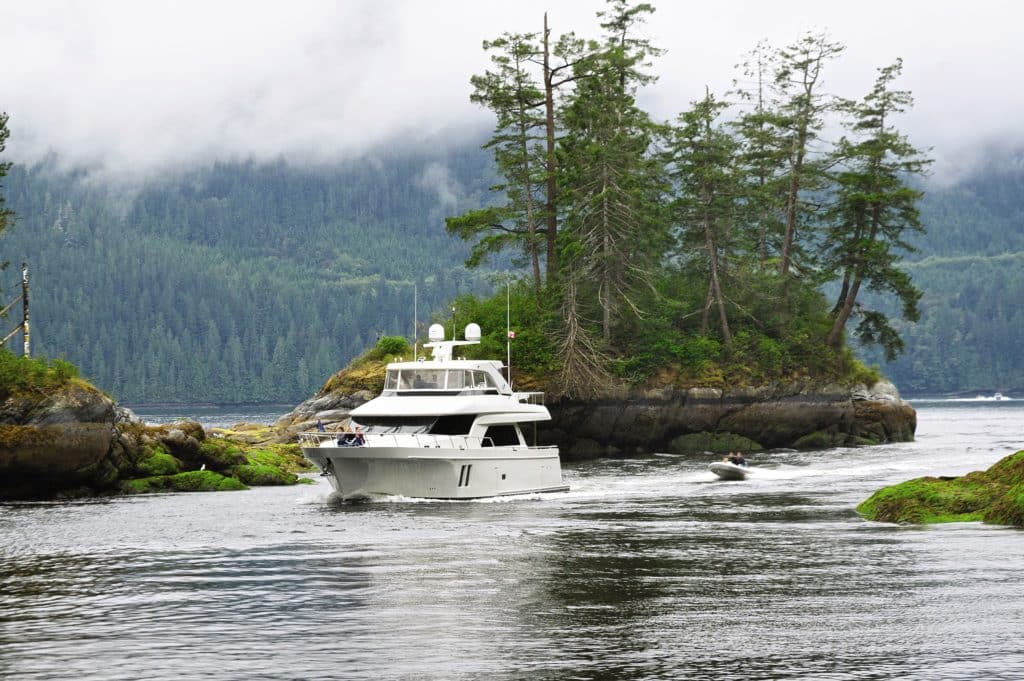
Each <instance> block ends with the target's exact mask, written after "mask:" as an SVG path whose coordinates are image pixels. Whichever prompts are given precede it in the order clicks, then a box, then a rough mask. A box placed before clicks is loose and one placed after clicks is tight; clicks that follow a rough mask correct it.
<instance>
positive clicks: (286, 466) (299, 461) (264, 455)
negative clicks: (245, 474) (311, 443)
mask: <svg viewBox="0 0 1024 681" xmlns="http://www.w3.org/2000/svg"><path fill="white" fill-rule="evenodd" d="M246 454H247V455H248V463H249V464H254V465H265V466H274V467H275V468H279V469H281V470H282V471H287V472H290V473H302V472H305V471H310V470H313V464H311V463H310V462H309V460H308V459H307V458H306V457H304V456H303V455H302V448H301V447H299V445H298V444H295V443H288V444H268V445H263V446H261V447H259V448H256V449H250V450H249V451H248V452H246Z"/></svg>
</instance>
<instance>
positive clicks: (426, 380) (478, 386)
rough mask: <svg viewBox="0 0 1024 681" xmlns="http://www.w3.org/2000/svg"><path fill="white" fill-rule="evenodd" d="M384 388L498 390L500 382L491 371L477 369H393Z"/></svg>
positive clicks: (403, 389)
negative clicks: (498, 382) (496, 380)
mask: <svg viewBox="0 0 1024 681" xmlns="http://www.w3.org/2000/svg"><path fill="white" fill-rule="evenodd" d="M384 390H400V391H406V390H446V391H453V392H459V391H463V390H486V391H488V392H497V391H498V384H497V383H496V382H495V380H494V377H492V376H491V375H490V374H489V373H487V372H486V371H480V370H477V369H419V368H417V369H401V370H399V369H392V370H390V371H388V373H387V376H386V377H385V379H384Z"/></svg>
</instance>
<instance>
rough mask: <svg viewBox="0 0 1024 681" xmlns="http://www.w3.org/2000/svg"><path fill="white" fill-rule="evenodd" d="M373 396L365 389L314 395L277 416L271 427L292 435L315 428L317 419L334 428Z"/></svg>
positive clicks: (327, 426)
mask: <svg viewBox="0 0 1024 681" xmlns="http://www.w3.org/2000/svg"><path fill="white" fill-rule="evenodd" d="M374 397H375V395H374V394H373V393H371V392H369V391H366V390H358V391H356V392H354V393H352V394H351V395H343V394H340V393H327V394H322V395H316V396H314V397H311V398H310V399H308V400H306V401H305V402H303V403H302V404H300V405H299V406H297V407H295V409H292V410H291V411H290V412H288V413H287V414H285V415H284V416H282V417H281V418H279V419H278V420H277V421H275V422H274V425H273V427H274V428H276V429H279V430H282V431H284V432H286V433H289V434H290V435H292V436H294V435H295V434H298V433H301V432H302V431H304V430H313V429H315V428H316V423H317V421H320V422H321V423H323V424H324V426H325V427H326V428H328V429H329V430H334V429H336V428H337V427H338V426H340V425H341V424H343V423H344V422H346V421H347V420H348V414H349V412H350V411H352V410H353V409H355V408H356V407H358V406H359V405H360V404H363V403H364V402H367V401H369V400H371V399H373V398H374Z"/></svg>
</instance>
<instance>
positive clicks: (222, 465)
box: [199, 437, 248, 472]
mask: <svg viewBox="0 0 1024 681" xmlns="http://www.w3.org/2000/svg"><path fill="white" fill-rule="evenodd" d="M199 459H200V460H201V461H202V462H203V463H205V464H206V465H207V466H209V467H210V468H212V469H214V470H216V471H221V472H225V471H228V470H230V469H231V468H232V467H233V466H240V465H243V464H245V463H246V462H247V461H248V459H247V458H246V456H245V452H244V451H242V448H241V447H240V446H239V445H238V444H237V443H235V442H232V441H231V440H226V439H224V438H219V437H211V438H208V439H206V440H204V441H203V442H202V443H201V444H200V445H199Z"/></svg>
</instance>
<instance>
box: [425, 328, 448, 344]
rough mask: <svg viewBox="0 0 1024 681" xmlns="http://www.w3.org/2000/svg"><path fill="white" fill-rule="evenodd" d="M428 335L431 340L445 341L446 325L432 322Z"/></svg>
mask: <svg viewBox="0 0 1024 681" xmlns="http://www.w3.org/2000/svg"><path fill="white" fill-rule="evenodd" d="M427 336H428V337H429V338H430V340H431V341H433V342H437V341H443V340H444V327H443V326H441V325H440V324H431V325H430V329H428V330H427Z"/></svg>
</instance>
